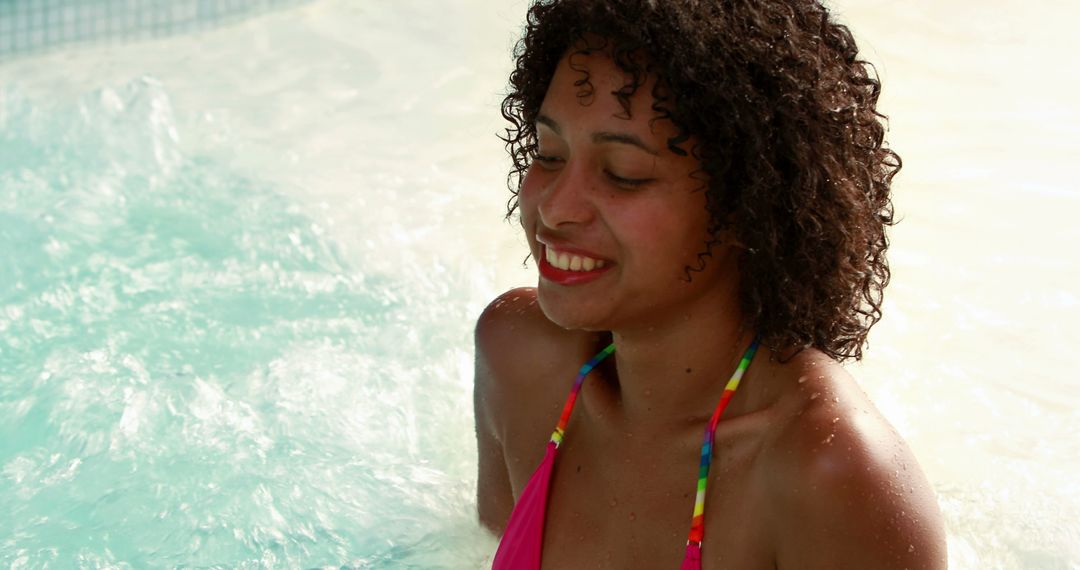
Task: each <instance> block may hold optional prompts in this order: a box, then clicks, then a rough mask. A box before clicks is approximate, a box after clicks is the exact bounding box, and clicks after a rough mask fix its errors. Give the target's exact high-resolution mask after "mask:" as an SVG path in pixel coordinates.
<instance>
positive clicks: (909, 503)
mask: <svg viewBox="0 0 1080 570" xmlns="http://www.w3.org/2000/svg"><path fill="white" fill-rule="evenodd" d="M856 55H857V50H856V48H855V44H854V41H853V40H852V38H851V34H850V33H849V32H848V30H847V29H846V28H845V27H843V26H840V25H838V24H836V23H834V22H833V21H832V20H831V19H830V17H829V15H828V13H827V12H826V11H825V9H824V8H823V7H822V6H821V5H819V4H818V3H816V2H804V1H773V2H764V3H762V2H723V3H720V2H691V1H685V2H684V1H673V2H665V3H663V4H658V3H653V2H647V1H645V0H640V1H638V0H610V1H594V0H590V1H584V0H564V1H556V2H538V3H536V4H534V5H533V7H532V8H531V9H530V11H529V16H528V26H527V29H526V33H525V37H524V38H523V39H522V41H521V43H520V44H519V48H518V52H517V68H516V70H515V71H514V72H513V74H512V75H511V93H510V94H509V96H508V97H507V98H506V100H505V101H504V105H503V113H504V115H505V116H506V117H507V119H509V120H510V121H511V123H512V124H513V127H512V128H511V129H510V130H509V131H508V137H507V140H508V148H509V150H510V152H511V155H512V157H513V158H514V160H515V171H514V173H515V174H516V175H517V176H516V178H515V177H512V178H511V180H512V181H514V180H516V184H515V185H514V186H513V188H512V189H513V190H514V191H515V196H516V200H515V201H514V202H512V204H511V211H513V210H514V209H517V210H518V211H519V214H520V220H521V225H522V227H523V229H524V231H525V236H526V239H527V240H528V243H529V246H530V250H531V254H532V256H533V257H534V258H535V259H537V260H538V266H539V282H538V284H537V287H536V288H527V289H516V290H513V291H511V292H510V293H508V294H506V295H504V296H502V297H500V298H499V299H497V300H496V301H495V302H493V303H492V304H491V305H490V306H489V307H488V309H487V310H486V311H485V312H484V314H483V315H482V316H481V318H480V321H479V323H478V326H477V331H476V342H477V371H476V388H475V403H476V418H477V436H478V446H479V453H480V458H479V461H480V464H479V482H478V505H479V514H480V518H481V521H482V522H483V523H484V524H485V525H486V526H488V527H489V528H490V529H491V530H493V531H494V532H495V533H497V534H502V541H501V544H500V548H499V551H498V553H497V554H496V557H495V560H494V567H495V568H496V569H505V568H529V569H532V568H540V567H541V565H543V566H544V567H549V568H567V567H581V566H585V565H592V564H596V565H598V566H605V565H607V566H611V567H617V568H675V567H676V565H677V564H678V563H679V561H680V559H681V560H682V568H684V569H687V568H701V567H703V566H704V567H713V568H720V567H726V568H849V567H850V568H856V567H857V568H938V567H943V566H944V564H945V546H944V532H943V528H942V524H941V522H940V515H939V513H938V509H937V505H936V503H935V501H934V498H933V494H932V492H931V490H930V487H929V485H928V483H927V481H926V479H925V477H924V476H923V475H922V473H921V471H920V470H919V468H918V466H917V463H916V461H915V459H914V457H913V456H912V455H911V453H910V451H909V450H908V449H907V447H906V445H905V444H904V442H903V441H902V440H901V439H900V437H899V436H898V435H897V434H896V432H895V431H894V430H893V429H892V428H891V426H889V425H888V423H887V422H886V421H885V420H884V418H882V416H881V415H880V414H879V413H878V412H877V411H876V410H875V409H874V407H873V405H872V404H871V403H870V401H869V400H868V399H867V397H866V396H865V395H864V394H863V393H862V392H861V391H860V390H859V389H858V388H857V387H856V386H855V385H854V383H853V381H852V379H851V378H850V377H849V376H848V375H847V374H846V373H845V372H844V371H843V369H842V368H840V366H839V365H838V363H839V361H842V360H845V359H849V358H850V359H858V358H861V356H862V348H863V345H864V344H865V339H866V334H867V332H868V331H869V329H870V328H871V327H872V326H873V325H874V323H876V322H877V320H878V319H879V318H880V304H881V293H882V290H883V289H884V287H885V285H886V283H887V281H888V277H889V272H888V265H887V263H886V261H885V257H884V253H885V249H886V246H887V242H886V240H885V228H886V226H888V225H890V224H891V222H892V214H891V202H890V196H889V188H890V181H891V179H892V176H893V175H894V174H895V172H896V171H897V170H898V169H899V159H898V157H897V156H896V154H895V153H893V152H892V151H891V150H889V149H888V148H887V147H885V146H884V145H883V133H884V127H883V126H882V123H881V120H880V119H881V116H880V115H879V114H878V113H877V111H876V108H875V106H876V101H877V96H878V92H879V84H878V82H877V80H876V79H875V78H874V77H873V76H872V75H871V74H870V73H869V72H868V70H867V67H866V65H865V64H864V63H863V62H861V61H859V60H858V59H857V58H856ZM759 346H760V350H759ZM755 355H756V357H755ZM590 357H591V358H590ZM582 362H586V364H585V365H584V366H582V367H581V368H580V370H579V366H580V364H581V363H582ZM575 373H576V374H577V380H576V381H575V382H574V383H573V386H572V387H571V385H570V384H569V379H570V378H572V377H573V376H574V375H575ZM586 377H588V378H589V379H588V381H586ZM564 378H565V380H561V379H564ZM727 378H730V379H728V380H727V382H726V383H725V382H724V379H727ZM564 382H566V383H565V384H564ZM740 385H743V386H744V387H743V388H742V389H741V390H739V391H738V392H736V390H737V389H738V388H739V386H740ZM567 390H569V392H570V395H569V397H568V398H567V399H566V400H565V401H564V397H565V396H566V391H567ZM578 400H580V401H581V406H579V407H577V408H578V409H576V410H575V407H576V403H577V402H578ZM560 409H561V410H562V413H561V417H560V415H559V410H560ZM555 419H558V420H559V421H558V423H557V426H556V429H555V432H554V433H553V434H550V437H549V435H548V434H549V432H548V430H549V429H550V428H551V425H552V423H553V421H554V420H555ZM721 420H722V421H721ZM703 428H704V431H705V434H704V442H703V443H702V436H701V430H702V429H703ZM545 441H548V444H547V446H546V447H545V446H544V442H545ZM537 466H539V467H537ZM695 472H696V474H697V476H698V483H697V486H696V493H694V492H693V491H694V490H695V488H694V486H693V484H692V481H693V479H694V475H695ZM706 489H709V492H708V493H706ZM706 513H708V515H709V516H708V523H709V524H708V525H707V526H706V524H705V521H706V517H705V514H706ZM688 519H689V520H688ZM687 531H689V536H688V538H687V539H685V542H683V540H680V535H682V536H686V535H685V534H684V533H686V532H687ZM585 536H590V537H594V540H593V541H591V542H589V543H586V542H584V540H583V538H584V537H585Z"/></svg>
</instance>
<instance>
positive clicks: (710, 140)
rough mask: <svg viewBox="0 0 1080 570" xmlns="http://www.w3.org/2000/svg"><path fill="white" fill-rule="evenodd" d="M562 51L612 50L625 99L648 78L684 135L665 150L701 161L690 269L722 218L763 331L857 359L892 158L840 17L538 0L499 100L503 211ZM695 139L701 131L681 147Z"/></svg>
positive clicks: (880, 271)
mask: <svg viewBox="0 0 1080 570" xmlns="http://www.w3.org/2000/svg"><path fill="white" fill-rule="evenodd" d="M597 43H599V44H600V45H596V44H597ZM570 49H576V50H581V51H591V50H596V49H601V50H606V51H607V52H608V53H610V54H611V55H612V56H613V58H614V61H615V63H616V65H617V66H618V67H619V68H620V69H622V70H623V71H624V72H626V73H627V77H628V82H627V84H626V85H625V86H624V87H623V88H622V89H619V90H616V91H614V92H613V93H612V95H613V96H615V97H617V98H618V99H619V100H620V102H621V103H622V105H623V108H624V109H626V110H627V112H629V97H630V96H632V95H633V94H634V93H635V92H636V90H637V89H638V88H639V87H640V86H641V85H644V84H645V83H646V79H647V78H648V77H650V76H654V77H656V78H657V83H656V87H655V88H654V89H653V91H652V97H653V104H652V109H653V111H654V112H655V113H656V116H657V117H658V118H663V119H669V120H671V121H672V122H673V123H674V124H675V126H676V128H677V130H678V133H679V134H678V135H677V136H675V137H673V138H672V139H670V140H669V141H668V148H669V149H671V150H672V151H673V152H676V153H679V154H683V155H685V154H686V153H687V152H689V153H691V154H692V155H693V156H694V157H696V158H697V159H699V160H700V163H701V169H702V171H703V172H702V173H699V174H703V176H701V179H702V181H703V185H704V187H703V189H704V190H705V192H706V196H707V204H708V206H707V207H708V210H709V213H710V219H711V222H710V227H709V232H710V234H711V235H712V236H714V237H713V239H712V240H711V241H710V242H709V243H706V244H705V249H704V252H703V253H702V254H700V255H699V262H700V264H701V265H700V266H699V267H690V268H687V276H688V278H689V276H690V273H691V272H693V271H700V270H701V268H702V267H704V264H705V263H706V262H707V259H708V257H709V251H710V250H711V247H712V245H714V244H715V243H718V242H719V237H718V236H720V235H721V232H722V231H723V230H725V229H727V228H728V227H729V226H730V227H731V229H732V230H733V231H734V233H735V236H736V238H737V239H738V241H739V242H740V243H741V244H743V245H744V246H745V247H746V249H745V251H744V253H743V255H742V256H741V259H740V268H741V271H742V274H743V276H744V278H743V282H742V284H741V289H740V302H741V305H742V309H743V311H744V314H745V315H746V316H747V318H748V319H749V323H748V324H749V325H750V326H751V327H752V328H753V329H756V330H757V332H758V334H759V336H760V338H761V341H762V343H763V344H765V345H766V346H769V347H771V348H773V349H776V350H781V351H785V352H790V351H791V350H796V351H797V350H801V349H803V348H806V347H815V348H817V349H819V350H821V351H822V352H824V353H825V354H828V355H829V356H831V357H833V358H835V359H837V360H841V361H842V360H845V359H849V358H854V359H856V360H858V359H860V358H862V354H863V347H864V345H865V344H866V336H867V333H868V332H869V330H870V328H871V327H872V326H873V325H874V324H875V323H877V322H878V320H880V318H881V303H882V294H883V291H884V289H885V286H886V284H888V282H889V275H890V273H889V265H888V262H887V260H886V258H885V251H886V249H887V248H888V238H887V236H886V228H887V227H888V226H890V225H892V224H893V223H894V221H893V209H892V202H891V199H890V185H891V182H892V178H893V176H894V175H895V174H896V173H897V171H899V170H900V165H901V162H900V157H899V156H898V155H897V154H896V153H895V152H893V151H892V150H890V149H889V148H888V147H887V146H885V144H884V136H885V124H884V122H885V120H886V118H885V116H884V115H882V114H881V113H879V112H878V111H877V109H876V105H877V99H878V94H879V92H880V88H881V84H880V82H879V81H878V79H877V75H876V73H875V72H874V70H873V67H872V66H871V65H870V64H869V63H868V62H865V61H862V60H860V59H859V58H858V49H857V47H856V46H855V41H854V39H853V38H852V35H851V32H850V31H849V30H848V28H847V27H845V26H843V25H840V24H838V23H836V22H834V21H833V20H832V19H831V18H830V17H829V13H828V10H826V9H825V8H824V7H823V6H822V5H821V4H819V3H818V2H817V1H816V0H538V1H536V2H534V4H533V5H532V6H531V7H530V9H529V12H528V18H527V22H526V26H525V30H524V37H523V38H522V39H521V40H520V41H519V42H518V44H517V47H516V48H515V50H514V57H515V60H516V67H515V69H514V71H513V72H512V73H511V74H510V91H509V94H508V95H507V96H506V98H505V99H504V100H503V103H502V113H503V116H504V117H505V118H506V119H507V120H508V121H509V122H510V123H511V125H512V126H511V127H509V128H507V129H506V135H505V136H504V137H503V139H504V140H505V141H506V147H507V150H508V151H509V153H510V156H511V158H512V159H513V162H514V166H513V168H512V170H511V172H510V176H509V180H508V183H509V186H510V190H511V192H512V193H513V197H512V198H511V199H510V202H509V204H508V213H507V216H508V217H509V216H510V215H512V214H513V212H514V210H516V208H517V193H518V190H519V189H520V185H521V182H522V180H523V179H524V175H525V172H526V170H528V168H529V166H530V164H531V163H532V160H533V159H534V157H535V156H536V150H537V136H536V117H537V114H538V112H539V109H540V105H541V103H542V102H543V100H544V96H545V93H546V91H547V88H548V84H549V83H550V81H551V78H552V76H553V75H554V72H555V68H556V66H557V64H558V62H559V60H560V59H561V58H562V57H563V55H565V54H566V53H567V51H568V50H570ZM642 55H644V57H641V56H642ZM583 73H586V72H583ZM580 84H581V85H586V86H587V85H588V76H587V73H586V75H585V77H584V78H583V80H582V81H581V82H580ZM690 137H694V138H695V140H696V141H698V142H696V143H695V144H693V145H692V146H691V148H686V146H687V144H686V143H687V141H688V140H689V139H690Z"/></svg>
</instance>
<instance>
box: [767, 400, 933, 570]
mask: <svg viewBox="0 0 1080 570" xmlns="http://www.w3.org/2000/svg"><path fill="white" fill-rule="evenodd" d="M867 404H868V402H867ZM807 415H808V416H810V418H809V419H807V420H805V421H800V422H798V426H797V427H795V428H793V429H797V430H798V431H797V433H790V434H788V436H786V439H787V442H786V443H785V444H784V445H790V446H792V447H788V449H789V450H791V453H790V454H789V457H791V458H792V459H791V460H790V463H788V464H787V465H784V466H783V467H782V468H781V469H780V471H781V472H782V473H784V475H783V476H781V479H782V480H784V482H783V487H782V489H780V490H779V492H778V496H780V497H781V499H780V505H779V506H780V509H779V510H778V511H777V519H778V522H777V529H778V534H779V536H778V539H777V541H776V544H777V545H778V550H777V566H778V568H800V569H801V568H808V569H810V568H822V569H824V568H875V569H884V570H887V569H894V568H895V569H897V570H900V569H904V568H908V569H916V568H917V569H920V570H922V569H926V570H934V569H937V568H945V567H946V564H947V560H946V547H945V536H944V528H943V524H942V522H941V514H940V512H939V510H938V506H937V501H936V499H935V497H934V493H933V490H932V488H931V487H930V484H929V483H928V482H927V480H926V478H925V477H924V476H923V474H922V471H921V470H920V468H919V466H918V463H917V462H916V460H915V457H914V456H913V454H912V453H911V451H910V450H909V449H908V447H907V445H906V444H905V443H904V442H903V440H902V439H901V438H900V436H899V435H898V434H897V433H896V432H895V431H894V430H893V429H892V427H891V426H889V425H888V423H887V422H886V421H885V420H884V419H883V418H881V417H880V416H879V415H878V414H877V413H876V411H873V410H871V411H866V410H861V411H860V410H855V411H851V412H849V413H847V414H843V413H840V414H839V415H838V414H837V413H836V410H834V409H830V408H828V407H827V406H821V407H819V408H818V409H817V410H815V411H811V412H809V413H808V414H807ZM837 418H839V419H837Z"/></svg>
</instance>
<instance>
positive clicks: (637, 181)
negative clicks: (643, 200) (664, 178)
mask: <svg viewBox="0 0 1080 570" xmlns="http://www.w3.org/2000/svg"><path fill="white" fill-rule="evenodd" d="M604 174H607V177H608V178H610V179H611V181H612V182H614V183H615V184H616V185H618V186H624V187H627V188H640V187H641V186H644V185H646V184H648V183H649V182H652V181H653V180H656V179H655V178H623V177H622V176H619V175H617V174H615V173H613V172H611V171H610V170H605V171H604Z"/></svg>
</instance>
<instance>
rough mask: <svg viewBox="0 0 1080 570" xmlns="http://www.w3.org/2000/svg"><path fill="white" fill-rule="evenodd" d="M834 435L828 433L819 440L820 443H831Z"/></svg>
mask: <svg viewBox="0 0 1080 570" xmlns="http://www.w3.org/2000/svg"><path fill="white" fill-rule="evenodd" d="M834 437H836V434H835V433H830V434H829V435H828V437H826V438H825V439H823V440H821V443H832V440H833V438H834Z"/></svg>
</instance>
